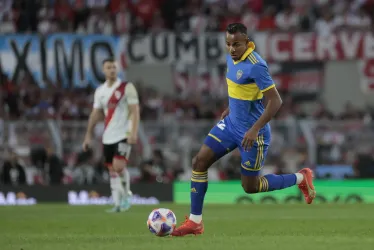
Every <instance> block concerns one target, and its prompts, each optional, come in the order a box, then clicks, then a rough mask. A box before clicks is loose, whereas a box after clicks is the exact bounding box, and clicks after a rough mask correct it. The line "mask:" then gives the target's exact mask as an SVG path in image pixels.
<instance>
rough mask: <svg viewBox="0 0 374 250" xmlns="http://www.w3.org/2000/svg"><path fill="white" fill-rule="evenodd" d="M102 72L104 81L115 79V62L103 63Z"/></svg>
mask: <svg viewBox="0 0 374 250" xmlns="http://www.w3.org/2000/svg"><path fill="white" fill-rule="evenodd" d="M103 71H104V75H105V78H106V79H110V80H114V79H117V64H116V63H115V62H106V63H104V65H103Z"/></svg>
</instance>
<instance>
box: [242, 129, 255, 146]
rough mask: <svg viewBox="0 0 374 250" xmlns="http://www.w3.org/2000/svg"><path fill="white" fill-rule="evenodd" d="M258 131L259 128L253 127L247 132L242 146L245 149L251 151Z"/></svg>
mask: <svg viewBox="0 0 374 250" xmlns="http://www.w3.org/2000/svg"><path fill="white" fill-rule="evenodd" d="M258 132H259V130H257V129H255V128H253V127H252V128H250V129H249V130H248V131H247V132H246V133H245V135H244V138H243V141H242V147H243V149H244V150H245V151H249V150H250V149H251V147H253V145H254V144H255V142H256V140H257V136H258Z"/></svg>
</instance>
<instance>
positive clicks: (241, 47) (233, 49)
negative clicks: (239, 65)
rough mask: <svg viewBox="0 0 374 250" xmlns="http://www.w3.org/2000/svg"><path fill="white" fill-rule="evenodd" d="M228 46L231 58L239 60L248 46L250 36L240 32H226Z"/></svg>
mask: <svg viewBox="0 0 374 250" xmlns="http://www.w3.org/2000/svg"><path fill="white" fill-rule="evenodd" d="M226 48H227V51H228V52H229V53H230V55H231V58H232V59H233V60H235V61H237V60H239V59H240V58H241V56H242V55H243V54H244V52H245V51H246V50H247V48H248V37H247V36H246V35H244V34H242V33H239V32H237V33H235V34H229V33H228V32H226Z"/></svg>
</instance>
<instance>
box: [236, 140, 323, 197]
mask: <svg viewBox="0 0 374 250" xmlns="http://www.w3.org/2000/svg"><path fill="white" fill-rule="evenodd" d="M265 138H266V134H265V135H259V137H258V138H257V142H256V143H255V145H254V146H253V147H252V148H251V149H250V150H249V151H248V152H247V151H244V150H243V149H242V148H240V153H241V156H242V163H241V180H242V186H243V189H244V191H245V192H246V193H259V192H270V191H274V190H281V189H285V188H288V187H292V186H294V185H299V188H300V189H301V191H303V193H304V196H305V199H306V201H307V203H308V204H310V203H311V202H312V201H313V199H314V197H315V195H316V192H315V190H314V186H313V173H312V171H311V170H310V169H302V170H301V171H300V172H299V173H295V174H283V175H275V174H268V175H265V176H260V175H259V174H260V170H261V168H262V166H263V164H264V160H265V157H266V154H267V150H268V147H269V144H268V143H266V141H270V140H269V139H268V140H266V139H265Z"/></svg>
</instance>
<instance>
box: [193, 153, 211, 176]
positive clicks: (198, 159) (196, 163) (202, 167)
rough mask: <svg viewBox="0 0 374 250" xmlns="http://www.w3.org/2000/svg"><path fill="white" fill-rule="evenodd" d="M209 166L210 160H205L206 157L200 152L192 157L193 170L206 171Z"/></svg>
mask: <svg viewBox="0 0 374 250" xmlns="http://www.w3.org/2000/svg"><path fill="white" fill-rule="evenodd" d="M208 168H209V164H208V161H206V160H204V157H202V156H200V155H199V154H198V155H196V156H195V157H194V158H193V159H192V170H193V171H197V172H205V171H207V170H208Z"/></svg>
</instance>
